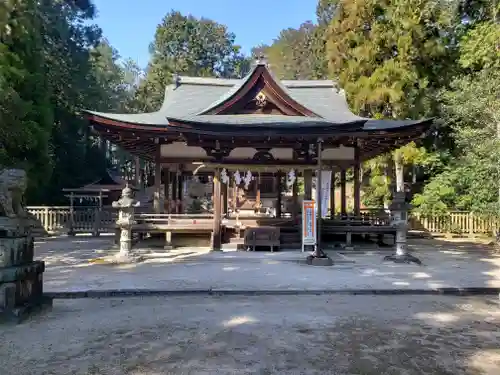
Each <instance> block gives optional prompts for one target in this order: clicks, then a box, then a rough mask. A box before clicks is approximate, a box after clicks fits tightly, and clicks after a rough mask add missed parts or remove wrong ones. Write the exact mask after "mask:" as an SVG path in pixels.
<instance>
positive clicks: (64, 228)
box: [27, 206, 117, 235]
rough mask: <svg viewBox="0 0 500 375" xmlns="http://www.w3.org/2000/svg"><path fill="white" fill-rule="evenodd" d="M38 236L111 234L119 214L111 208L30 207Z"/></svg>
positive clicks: (29, 210) (29, 211) (34, 228)
mask: <svg viewBox="0 0 500 375" xmlns="http://www.w3.org/2000/svg"><path fill="white" fill-rule="evenodd" d="M27 210H28V213H29V214H30V216H31V219H32V225H33V230H34V231H35V232H36V233H37V234H41V233H40V232H42V233H43V232H45V233H47V234H62V233H68V234H71V233H93V234H95V235H99V234H100V233H103V232H110V231H111V230H112V229H113V224H114V223H115V221H116V216H117V212H116V210H115V209H113V208H111V207H103V208H102V209H99V208H98V207H74V208H73V209H71V207H69V206H30V207H28V208H27Z"/></svg>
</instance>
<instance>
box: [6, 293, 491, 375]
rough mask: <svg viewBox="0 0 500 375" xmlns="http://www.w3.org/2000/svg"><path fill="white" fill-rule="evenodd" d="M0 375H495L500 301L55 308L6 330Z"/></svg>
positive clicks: (113, 302)
mask: <svg viewBox="0 0 500 375" xmlns="http://www.w3.org/2000/svg"><path fill="white" fill-rule="evenodd" d="M0 345H1V346H0V354H1V355H0V374H2V375H27V374H36V375H42V374H43V375H45V374H94V375H97V374H103V375H104V374H106V375H115V374H116V375H118V374H129V375H160V374H218V375H220V374H222V375H225V374H238V375H240V374H241V375H243V374H322V375H323V374H342V375H344V374H345V375H346V374H353V375H372V374H373V375H381V374H394V375H396V374H397V375H399V374H404V375H411V374H418V375H422V374H433V375H439V374H443V375H444V374H450V375H462V374H467V375H478V374H488V375H498V374H499V373H500V304H499V303H498V300H497V299H488V298H456V297H432V296H413V297H412V296H397V297H394V296H393V297H390V296H387V297H385V296H279V297H272V296H266V297H234V296H233V297H231V296H222V297H201V296H197V297H169V298H156V297H144V298H126V299H101V300H91V299H82V300H56V301H55V302H54V308H53V310H52V311H51V312H48V313H46V314H44V315H40V316H37V317H34V318H32V319H31V320H29V321H27V322H25V323H23V324H21V325H18V326H2V327H0Z"/></svg>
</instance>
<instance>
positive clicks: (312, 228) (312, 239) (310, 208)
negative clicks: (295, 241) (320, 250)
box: [302, 201, 316, 251]
mask: <svg viewBox="0 0 500 375" xmlns="http://www.w3.org/2000/svg"><path fill="white" fill-rule="evenodd" d="M306 245H313V246H314V245H316V202H315V201H303V202H302V251H304V246H306Z"/></svg>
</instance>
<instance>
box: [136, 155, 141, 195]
mask: <svg viewBox="0 0 500 375" xmlns="http://www.w3.org/2000/svg"><path fill="white" fill-rule="evenodd" d="M134 163H135V167H134V169H135V174H134V184H135V187H136V188H137V189H139V185H140V183H141V160H140V159H139V157H138V156H134Z"/></svg>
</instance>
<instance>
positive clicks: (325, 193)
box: [317, 171, 332, 217]
mask: <svg viewBox="0 0 500 375" xmlns="http://www.w3.org/2000/svg"><path fill="white" fill-rule="evenodd" d="M331 185H332V171H321V186H320V187H319V189H318V191H321V217H326V216H327V214H328V209H329V208H330V189H331ZM317 199H318V200H319V197H317Z"/></svg>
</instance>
